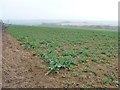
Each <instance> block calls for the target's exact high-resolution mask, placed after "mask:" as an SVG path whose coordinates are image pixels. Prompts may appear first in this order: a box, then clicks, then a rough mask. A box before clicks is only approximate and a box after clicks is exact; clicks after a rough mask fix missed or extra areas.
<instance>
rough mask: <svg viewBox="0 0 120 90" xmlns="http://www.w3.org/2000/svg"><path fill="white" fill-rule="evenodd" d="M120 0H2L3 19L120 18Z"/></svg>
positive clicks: (0, 13) (0, 1) (0, 12)
mask: <svg viewBox="0 0 120 90" xmlns="http://www.w3.org/2000/svg"><path fill="white" fill-rule="evenodd" d="M118 1H119V0H0V18H2V19H66V20H69V19H70V20H72V19H74V20H114V21H117V19H118Z"/></svg>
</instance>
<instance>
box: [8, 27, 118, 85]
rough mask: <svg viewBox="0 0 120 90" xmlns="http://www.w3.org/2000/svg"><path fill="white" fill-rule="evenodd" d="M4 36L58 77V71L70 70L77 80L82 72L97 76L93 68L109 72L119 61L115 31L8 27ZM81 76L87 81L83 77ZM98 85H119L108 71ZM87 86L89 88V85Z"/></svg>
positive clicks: (115, 77)
mask: <svg viewBox="0 0 120 90" xmlns="http://www.w3.org/2000/svg"><path fill="white" fill-rule="evenodd" d="M7 33H9V34H10V35H12V36H13V37H15V38H17V40H18V41H19V43H20V45H24V47H25V49H27V50H32V51H34V52H35V54H34V55H36V56H38V57H39V58H40V60H43V61H44V62H46V63H47V67H48V72H49V73H57V74H59V73H60V71H61V70H65V71H72V74H71V75H72V76H73V77H78V76H80V75H82V74H81V72H82V73H88V72H91V73H92V74H93V75H94V77H97V76H98V75H99V74H100V73H97V72H98V70H97V66H96V65H101V66H103V67H104V66H105V67H106V68H109V69H110V67H111V68H112V67H113V64H111V63H114V62H117V59H118V32H117V31H106V30H89V29H88V30H86V29H76V28H55V27H40V26H10V27H9V28H8V30H7ZM115 65H117V64H115ZM81 66H84V67H81ZM91 67H92V68H91ZM116 67H117V66H116ZM106 68H104V69H106ZM92 69H96V71H95V70H92ZM101 72H102V71H101ZM108 72H109V71H108ZM113 72H114V71H113ZM114 73H115V72H114ZM81 77H82V78H83V79H85V78H87V77H85V75H83V76H81ZM101 82H102V84H103V85H111V84H112V85H113V86H115V87H116V85H117V84H118V80H117V76H116V74H115V75H114V74H112V73H111V71H110V73H106V72H105V75H104V77H103V76H102V81H101ZM87 84H88V86H91V85H92V82H88V83H87Z"/></svg>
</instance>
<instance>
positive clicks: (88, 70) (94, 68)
mask: <svg viewBox="0 0 120 90" xmlns="http://www.w3.org/2000/svg"><path fill="white" fill-rule="evenodd" d="M2 58H3V59H2V63H3V65H2V67H3V69H2V85H3V88H64V87H65V88H73V87H81V88H82V87H108V88H116V87H118V83H117V81H118V58H114V59H113V60H110V61H108V62H107V63H105V64H104V63H96V62H92V61H89V62H86V63H83V64H80V65H79V66H78V67H76V68H74V69H71V70H70V71H67V70H63V69H61V70H60V73H59V74H55V73H50V74H48V75H46V73H47V72H48V67H47V63H45V62H44V61H43V60H41V59H40V58H38V57H37V56H36V55H35V54H34V52H33V51H30V50H25V49H24V46H22V45H20V44H19V42H18V41H17V40H16V39H15V38H13V37H12V36H10V35H9V34H6V33H4V34H3V57H2ZM110 77H111V78H110ZM106 78H108V79H106Z"/></svg>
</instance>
